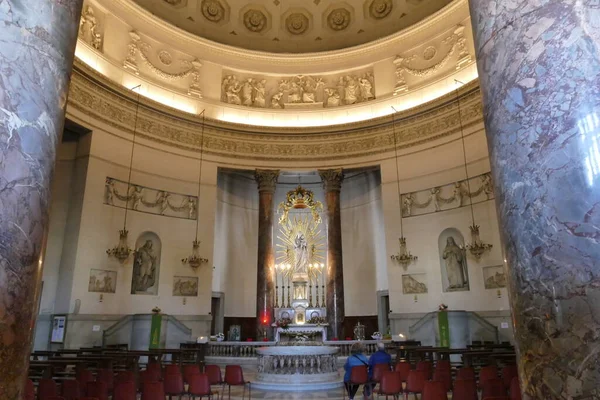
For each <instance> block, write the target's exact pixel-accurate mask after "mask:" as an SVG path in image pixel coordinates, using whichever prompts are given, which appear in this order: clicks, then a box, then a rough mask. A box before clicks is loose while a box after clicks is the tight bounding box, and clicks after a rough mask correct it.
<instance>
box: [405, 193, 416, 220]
mask: <svg viewBox="0 0 600 400" xmlns="http://www.w3.org/2000/svg"><path fill="white" fill-rule="evenodd" d="M413 202H414V199H413V197H412V193H409V194H407V195H406V196H404V199H403V200H402V203H403V204H402V205H403V207H404V216H405V217H410V215H411V213H412V204H413Z"/></svg>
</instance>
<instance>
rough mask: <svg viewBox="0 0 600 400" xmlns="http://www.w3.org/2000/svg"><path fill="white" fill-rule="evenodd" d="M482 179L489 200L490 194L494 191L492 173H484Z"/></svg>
mask: <svg viewBox="0 0 600 400" xmlns="http://www.w3.org/2000/svg"><path fill="white" fill-rule="evenodd" d="M481 181H482V182H481V184H482V185H483V192H484V193H485V195H486V196H487V199H488V200H489V199H490V196H491V195H492V194H493V193H494V187H493V186H492V175H491V174H483V176H482V177H481Z"/></svg>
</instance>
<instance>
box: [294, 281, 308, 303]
mask: <svg viewBox="0 0 600 400" xmlns="http://www.w3.org/2000/svg"><path fill="white" fill-rule="evenodd" d="M297 299H306V286H303V285H294V300H297Z"/></svg>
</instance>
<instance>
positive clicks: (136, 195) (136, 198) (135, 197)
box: [131, 185, 144, 210]
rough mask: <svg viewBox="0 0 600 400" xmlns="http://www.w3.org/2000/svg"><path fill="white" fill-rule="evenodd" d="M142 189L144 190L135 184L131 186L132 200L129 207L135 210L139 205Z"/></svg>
mask: <svg viewBox="0 0 600 400" xmlns="http://www.w3.org/2000/svg"><path fill="white" fill-rule="evenodd" d="M143 190H144V188H142V187H141V186H137V185H134V186H133V192H132V193H131V202H132V206H131V208H132V209H133V210H137V209H138V207H139V206H140V203H141V202H142V197H143V196H144V195H143V193H142V191H143Z"/></svg>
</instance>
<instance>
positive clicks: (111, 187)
mask: <svg viewBox="0 0 600 400" xmlns="http://www.w3.org/2000/svg"><path fill="white" fill-rule="evenodd" d="M105 185H106V186H105V188H106V189H105V196H106V198H105V199H104V200H105V201H106V204H108V205H111V206H112V205H113V196H114V193H115V182H114V181H113V180H112V179H111V178H106V183H105Z"/></svg>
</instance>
